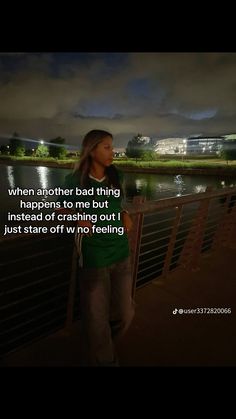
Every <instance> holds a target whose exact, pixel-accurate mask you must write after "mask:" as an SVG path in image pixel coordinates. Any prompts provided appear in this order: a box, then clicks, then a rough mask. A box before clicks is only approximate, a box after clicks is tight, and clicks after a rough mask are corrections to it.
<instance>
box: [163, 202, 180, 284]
mask: <svg viewBox="0 0 236 419" xmlns="http://www.w3.org/2000/svg"><path fill="white" fill-rule="evenodd" d="M177 208H178V209H177V213H176V216H175V221H174V225H173V228H172V233H171V237H170V241H169V245H168V250H167V253H166V257H165V262H164V267H163V270H162V276H166V275H167V273H168V271H169V267H170V262H171V258H172V255H173V251H174V247H175V240H176V235H177V232H178V228H179V224H180V218H181V213H182V208H183V207H182V205H181V206H179V207H177Z"/></svg>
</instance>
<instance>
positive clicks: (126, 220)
mask: <svg viewBox="0 0 236 419" xmlns="http://www.w3.org/2000/svg"><path fill="white" fill-rule="evenodd" d="M121 216H122V223H123V226H124V228H125V232H126V233H129V232H130V230H131V229H132V227H133V221H132V220H131V217H130V215H129V214H128V212H125V211H123V212H122V213H121Z"/></svg>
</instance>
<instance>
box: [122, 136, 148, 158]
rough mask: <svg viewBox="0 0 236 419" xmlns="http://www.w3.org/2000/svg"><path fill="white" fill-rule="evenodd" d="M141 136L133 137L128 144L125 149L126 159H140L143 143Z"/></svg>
mask: <svg viewBox="0 0 236 419" xmlns="http://www.w3.org/2000/svg"><path fill="white" fill-rule="evenodd" d="M142 138H143V136H142V134H137V135H135V136H134V137H133V138H132V140H130V141H129V142H128V145H127V148H126V156H127V157H131V158H132V157H136V158H140V157H142V152H143V148H142V147H143V145H144V144H143V141H142Z"/></svg>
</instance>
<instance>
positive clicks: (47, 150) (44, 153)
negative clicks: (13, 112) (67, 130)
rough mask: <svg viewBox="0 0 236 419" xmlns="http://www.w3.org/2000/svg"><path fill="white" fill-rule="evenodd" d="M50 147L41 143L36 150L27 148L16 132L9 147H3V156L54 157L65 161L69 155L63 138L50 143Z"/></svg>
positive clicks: (0, 149) (57, 138)
mask: <svg viewBox="0 0 236 419" xmlns="http://www.w3.org/2000/svg"><path fill="white" fill-rule="evenodd" d="M48 142H49V143H50V145H49V146H47V145H45V144H43V143H40V144H38V145H37V147H36V148H26V146H25V144H24V142H23V141H22V140H21V138H20V135H19V134H18V133H17V132H15V133H14V134H13V136H12V137H11V138H10V140H9V144H8V145H1V146H0V152H1V154H10V155H11V156H17V157H23V156H33V157H41V158H43V157H54V158H58V159H64V158H65V157H66V155H67V150H66V148H65V147H64V145H63V144H65V139H64V138H62V137H56V138H53V139H51V140H49V141H48Z"/></svg>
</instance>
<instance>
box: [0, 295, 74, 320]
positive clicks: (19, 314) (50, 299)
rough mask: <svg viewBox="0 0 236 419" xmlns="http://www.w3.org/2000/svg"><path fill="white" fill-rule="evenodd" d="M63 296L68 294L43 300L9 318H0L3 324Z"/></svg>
mask: <svg viewBox="0 0 236 419" xmlns="http://www.w3.org/2000/svg"><path fill="white" fill-rule="evenodd" d="M62 297H65V298H67V296H66V295H64V294H62V295H59V296H56V297H54V298H49V300H47V301H43V302H42V303H40V304H37V305H35V306H34V307H30V308H28V309H27V310H22V311H20V312H18V313H17V314H14V315H13V316H10V317H7V318H4V319H1V320H0V324H2V323H6V322H7V321H9V320H13V319H15V318H17V317H19V316H22V315H24V314H27V313H30V312H31V311H33V310H36V309H38V308H40V307H43V306H44V305H46V304H50V303H52V302H54V301H56V300H60V298H62Z"/></svg>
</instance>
